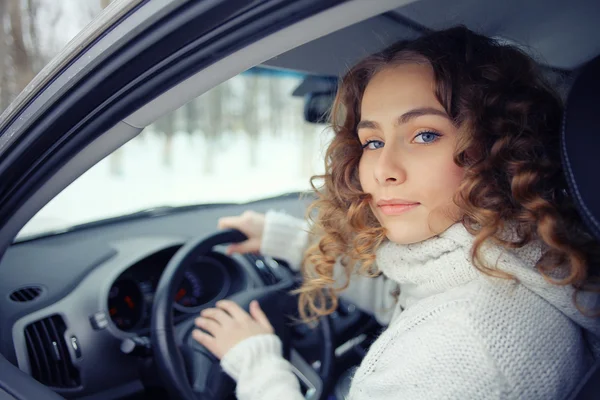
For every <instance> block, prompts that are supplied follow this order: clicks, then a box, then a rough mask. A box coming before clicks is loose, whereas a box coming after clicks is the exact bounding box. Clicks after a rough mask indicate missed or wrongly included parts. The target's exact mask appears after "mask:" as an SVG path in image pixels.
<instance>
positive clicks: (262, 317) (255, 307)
mask: <svg viewBox="0 0 600 400" xmlns="http://www.w3.org/2000/svg"><path fill="white" fill-rule="evenodd" d="M250 315H252V318H254V319H255V320H256V322H258V323H259V324H261V325H262V326H263V327H265V328H269V329H273V326H272V325H271V323H270V322H269V318H267V315H266V314H265V313H264V311H263V310H262V308H260V304H258V301H256V300H253V301H252V302H251V303H250Z"/></svg>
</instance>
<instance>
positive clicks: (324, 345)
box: [150, 230, 334, 400]
mask: <svg viewBox="0 0 600 400" xmlns="http://www.w3.org/2000/svg"><path fill="white" fill-rule="evenodd" d="M246 239H247V238H246V236H245V235H244V234H243V233H241V232H240V231H237V230H226V231H221V232H218V233H216V234H214V235H211V236H209V237H207V238H199V239H194V240H191V241H190V242H188V243H187V244H185V245H184V246H182V247H181V248H180V249H179V250H178V251H177V253H175V255H174V256H173V258H171V260H170V261H169V263H168V264H167V267H166V268H165V270H164V272H163V274H162V276H161V278H160V281H159V282H158V287H157V289H156V293H155V295H154V304H153V307H152V322H151V332H150V337H151V343H152V350H153V353H154V359H155V362H156V364H157V366H158V369H159V371H160V374H161V377H162V378H163V379H164V384H165V386H166V387H167V390H168V391H169V393H170V394H171V395H172V396H173V397H174V398H180V399H197V400H217V399H225V398H228V396H231V395H232V394H233V393H234V390H235V383H234V382H233V380H232V379H231V378H230V377H229V376H227V374H225V372H224V371H223V370H222V369H221V366H220V363H219V360H218V359H217V358H216V357H214V356H213V355H212V354H211V353H210V351H208V349H206V348H205V347H204V346H202V345H201V344H200V343H198V342H197V341H196V340H194V339H193V338H192V335H191V333H192V331H193V330H194V328H195V326H194V318H190V319H188V320H186V321H185V322H183V323H180V324H178V325H177V326H174V324H173V303H174V302H175V294H176V291H177V288H178V285H179V284H180V282H181V281H182V279H183V275H184V273H185V271H186V269H187V268H189V267H190V266H191V265H192V264H193V263H194V262H196V260H198V258H199V257H201V256H204V255H206V254H208V253H209V252H210V251H211V250H212V249H213V247H215V246H217V245H220V244H227V243H238V242H241V241H244V240H246ZM293 285H294V282H281V283H279V284H277V285H272V286H268V287H264V288H259V289H252V290H248V291H243V292H240V293H238V294H236V295H234V296H232V297H230V300H232V301H235V302H236V303H237V304H239V305H240V306H241V307H242V308H243V309H245V310H246V311H248V307H249V305H250V302H251V301H252V300H254V299H256V300H258V302H259V303H260V307H261V308H262V309H263V311H264V312H265V314H266V315H267V317H268V318H269V322H271V325H273V328H274V330H275V334H277V336H278V337H279V338H280V339H281V342H282V344H283V356H284V357H285V358H286V359H288V360H289V361H290V363H291V364H292V366H293V368H292V369H293V371H294V373H295V374H296V375H297V376H298V378H299V379H300V380H301V383H302V384H304V386H305V387H306V388H308V390H307V393H306V398H307V399H314V400H317V399H318V400H325V399H326V398H327V394H328V392H329V390H328V389H329V388H330V387H331V383H332V378H333V361H334V354H333V340H332V331H331V324H330V322H329V319H328V318H327V317H322V318H320V319H319V331H318V332H319V333H320V335H321V338H320V339H321V340H320V341H319V342H320V344H321V345H320V349H319V353H320V357H319V358H320V361H321V368H320V370H319V372H318V373H317V372H316V371H315V370H314V369H313V368H312V366H311V365H310V364H309V363H308V362H307V361H306V360H304V358H303V357H302V356H301V355H300V353H299V352H298V351H296V350H295V349H293V348H292V346H291V327H290V325H291V324H290V321H289V317H288V316H289V315H293V313H294V311H295V309H296V307H297V298H296V297H295V296H291V295H290V294H289V291H290V290H291V289H292V288H293Z"/></svg>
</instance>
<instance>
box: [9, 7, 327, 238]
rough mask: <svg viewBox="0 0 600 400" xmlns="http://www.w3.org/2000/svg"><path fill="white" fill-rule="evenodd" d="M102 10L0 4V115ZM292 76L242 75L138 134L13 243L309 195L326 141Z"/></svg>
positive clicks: (255, 72)
mask: <svg viewBox="0 0 600 400" xmlns="http://www.w3.org/2000/svg"><path fill="white" fill-rule="evenodd" d="M109 3H110V0H0V21H1V22H2V31H0V34H1V36H0V62H1V63H2V65H1V67H0V112H2V111H3V110H4V109H5V108H6V107H8V105H9V104H10V103H11V101H12V100H13V99H14V98H15V97H16V96H17V95H18V94H19V92H20V91H21V90H22V89H23V88H24V87H25V86H26V85H27V83H29V81H30V80H31V79H32V78H33V77H34V76H35V75H36V74H37V73H38V72H39V71H40V70H41V69H42V68H43V67H44V66H45V65H46V64H47V63H48V62H49V61H50V60H51V59H52V58H53V57H54V56H55V55H56V54H58V53H59V52H60V51H61V49H62V48H63V47H64V46H65V45H66V44H67V43H68V42H69V41H70V40H71V39H72V38H73V37H75V35H77V34H78V33H79V32H80V31H81V30H82V29H83V28H84V27H85V26H86V25H87V24H88V23H89V22H90V21H91V20H92V19H93V18H94V17H96V16H97V15H98V14H100V13H101V12H102V10H103V8H105V7H106V6H108V4H109ZM302 79H303V76H302V75H301V74H299V73H296V72H290V71H284V72H277V73H272V72H268V71H267V72H265V71H264V70H260V69H258V70H256V69H255V70H250V71H247V72H245V73H243V74H241V75H239V76H237V77H235V78H233V79H231V80H229V81H227V82H224V83H223V84H221V85H219V86H217V87H215V88H214V89H212V90H210V91H209V92H207V93H205V94H203V95H202V96H200V97H199V98H197V99H195V100H193V101H191V102H190V103H188V104H186V105H184V106H183V107H181V108H180V109H178V110H176V111H175V112H173V113H170V114H169V115H166V116H165V117H163V118H162V119H160V120H158V121H157V122H156V123H155V124H153V125H151V126H149V127H147V128H146V129H144V131H143V132H142V133H141V134H140V135H139V136H138V137H136V138H135V139H133V140H131V141H130V142H129V143H127V144H126V145H124V146H123V147H121V148H120V149H118V150H117V151H115V152H114V153H113V154H111V155H110V156H108V157H107V158H106V159H104V160H102V161H101V162H99V163H98V164H97V165H95V166H94V167H93V168H92V169H90V170H89V171H88V172H86V173H85V174H84V175H83V176H81V177H80V178H79V179H78V180H76V181H75V182H74V183H73V184H72V185H71V186H69V187H68V188H67V189H66V190H64V191H63V192H62V193H61V194H60V195H59V196H57V197H56V198H55V199H54V200H52V201H51V202H50V203H49V204H48V205H47V206H46V207H45V208H44V209H42V210H41V211H40V212H39V213H38V214H37V215H36V216H35V217H34V218H33V219H32V220H31V221H30V222H29V224H27V226H26V227H25V228H24V229H23V230H22V231H21V233H20V236H21V237H23V236H27V235H29V234H35V233H40V232H44V231H49V230H54V229H62V228H65V227H69V226H72V225H74V224H79V223H85V222H90V221H94V220H98V219H102V218H107V217H113V216H119V215H124V214H127V213H132V212H136V211H140V210H143V209H147V208H152V207H160V206H180V205H190V204H206V203H220V202H236V203H241V202H247V201H252V200H257V199H261V198H267V197H272V196H277V195H281V194H284V193H289V192H298V191H304V190H307V189H308V188H309V178H310V176H312V175H314V174H315V173H320V172H321V171H322V169H323V167H322V164H323V162H322V160H323V152H324V150H323V149H324V147H325V145H326V142H327V141H328V140H329V136H330V134H329V133H328V132H326V131H324V128H325V126H323V125H314V124H309V123H306V122H305V121H304V118H303V98H302V97H293V96H292V92H293V90H294V89H295V88H296V87H297V86H298V85H299V84H300V82H301V81H302Z"/></svg>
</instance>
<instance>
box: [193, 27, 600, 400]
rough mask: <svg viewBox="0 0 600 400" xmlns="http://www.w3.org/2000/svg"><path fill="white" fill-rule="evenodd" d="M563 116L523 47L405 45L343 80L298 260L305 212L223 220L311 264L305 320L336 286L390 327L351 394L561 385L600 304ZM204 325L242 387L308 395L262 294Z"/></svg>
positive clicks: (295, 260)
mask: <svg viewBox="0 0 600 400" xmlns="http://www.w3.org/2000/svg"><path fill="white" fill-rule="evenodd" d="M561 114H562V106H561V102H560V100H559V98H558V96H557V95H556V94H555V93H554V92H553V91H552V90H551V89H550V88H549V86H548V85H547V84H546V83H545V82H544V79H543V78H542V75H541V74H540V72H539V70H538V69H537V67H536V64H535V63H534V62H533V61H532V60H531V59H530V58H529V57H528V56H526V55H525V54H524V53H522V52H521V51H519V50H518V49H516V48H514V47H511V46H507V45H503V44H500V43H497V42H495V41H494V40H492V39H490V38H487V37H484V36H481V35H478V34H475V33H473V32H471V31H469V30H468V29H466V28H463V27H457V28H453V29H449V30H445V31H440V32H436V33H432V34H430V35H427V36H424V37H421V38H419V39H417V40H414V41H408V42H400V43H397V44H394V45H393V46H391V47H389V48H388V49H386V50H384V51H382V52H380V53H378V54H374V55H372V56H369V57H367V58H366V59H364V60H363V61H361V62H360V63H358V64H357V65H356V66H355V67H353V68H352V69H351V70H350V71H349V72H348V73H347V75H346V76H345V77H344V78H343V80H342V82H341V85H340V88H339V92H338V96H337V99H336V101H335V104H334V107H333V110H332V125H333V129H334V132H335V137H334V139H333V141H332V143H331V145H330V146H329V149H328V153H327V157H326V173H325V175H324V176H323V177H321V178H322V179H323V180H324V184H323V186H322V187H321V188H320V189H318V190H317V200H316V202H315V204H314V205H313V210H314V211H316V217H315V221H314V224H312V228H311V229H312V232H313V234H314V235H313V237H314V238H315V240H316V243H315V244H314V245H313V246H312V247H310V248H309V249H308V251H307V253H306V258H305V260H304V262H303V263H302V262H301V261H302V253H303V251H304V249H305V248H306V246H308V243H309V234H308V233H307V232H306V230H305V229H303V228H302V224H303V222H302V221H299V220H296V219H294V218H292V217H290V216H287V215H283V214H279V213H275V212H270V213H267V215H266V217H265V216H263V215H260V214H256V213H246V214H245V215H243V216H241V217H234V218H228V219H223V220H222V221H221V226H222V227H233V228H238V229H241V230H243V231H244V232H245V233H246V234H247V235H248V236H249V238H250V239H249V241H248V242H246V243H243V244H241V245H238V246H237V247H232V249H231V250H233V251H252V250H258V249H260V250H261V251H262V252H263V253H265V254H269V255H271V256H275V257H280V258H284V259H287V260H288V261H289V262H290V263H291V264H292V265H293V266H295V267H296V268H298V267H299V266H300V264H302V270H303V274H304V278H305V280H304V285H303V287H302V289H301V293H300V309H301V312H302V313H303V316H305V317H306V318H310V317H313V316H315V315H322V314H325V313H327V312H330V311H332V308H333V307H335V299H336V298H337V295H338V294H339V295H341V296H348V297H349V298H350V299H351V300H352V301H353V302H354V303H355V304H357V305H358V306H359V307H361V308H363V309H364V310H366V311H369V312H372V313H373V314H374V315H375V316H376V318H377V319H378V320H379V321H380V322H382V323H384V324H387V325H388V327H387V329H386V330H385V331H384V332H383V333H382V334H381V336H380V337H379V338H378V339H377V341H376V342H375V343H374V344H373V345H372V347H371V349H370V350H369V352H368V354H367V355H366V357H365V358H364V360H363V361H362V363H361V365H360V367H359V368H358V370H357V372H356V373H355V375H354V377H353V381H352V385H351V389H350V394H349V398H350V399H358V400H362V399H382V400H383V399H385V400H390V399H403V400H406V399H454V398H460V399H545V400H548V399H562V398H565V397H567V396H568V395H569V393H571V392H572V390H573V388H574V386H575V385H576V384H578V383H579V381H580V380H581V378H582V377H583V375H584V374H585V373H586V371H587V370H588V369H589V367H590V365H591V363H592V362H593V360H594V354H593V353H594V352H593V351H592V348H593V345H594V344H595V343H597V340H598V338H599V337H600V324H599V321H598V319H597V318H595V317H594V316H593V315H596V314H597V312H598V307H599V305H600V304H599V302H598V299H599V296H598V294H597V291H594V290H592V289H594V287H593V286H592V284H593V282H592V279H593V278H594V275H596V274H597V272H598V271H593V270H592V269H591V267H589V266H590V265H593V264H591V262H592V261H596V259H595V257H597V250H598V244H597V243H595V242H594V241H593V240H592V238H591V237H590V236H589V235H588V234H586V232H585V230H584V229H583V228H582V225H581V224H580V219H579V217H578V216H577V214H576V213H575V211H574V209H573V207H572V205H571V202H570V201H569V198H568V196H567V194H566V193H567V192H566V190H565V188H566V186H565V182H564V181H563V176H562V170H561V167H560V157H559V148H558V146H559V130H560V121H561ZM313 214H314V213H313ZM596 265H598V264H596ZM322 296H328V297H330V298H331V299H333V300H334V301H333V306H332V307H331V308H326V307H324V304H331V303H332V302H328V303H326V302H324V301H322V300H323V298H322ZM197 326H198V327H199V328H202V330H196V331H195V333H194V335H195V336H194V337H195V338H196V339H197V340H198V341H199V342H200V343H202V344H204V345H205V346H206V347H207V348H208V349H209V350H210V351H212V352H213V353H214V354H215V355H217V356H218V357H219V358H221V363H222V366H223V368H224V370H225V371H226V372H227V373H228V374H229V375H231V376H232V377H233V378H234V379H235V380H236V381H237V396H238V398H239V399H241V400H255V399H256V400H258V399H261V400H268V399H301V398H302V396H301V394H300V391H299V386H298V382H297V380H296V378H295V377H294V375H293V374H292V372H290V369H289V364H288V363H287V361H285V360H284V359H283V358H282V357H281V345H280V342H279V339H278V338H277V336H275V335H274V334H273V330H272V328H271V326H270V324H269V321H268V319H267V318H266V316H265V315H264V314H263V313H262V311H261V310H260V308H259V307H258V305H257V303H256V302H254V303H253V304H252V305H251V308H250V315H248V314H247V313H245V312H244V311H243V310H241V309H240V308H239V307H238V306H236V305H235V304H233V303H231V302H228V301H224V302H220V303H219V304H218V305H217V308H213V309H208V310H205V311H203V312H202V315H201V317H199V318H198V319H197Z"/></svg>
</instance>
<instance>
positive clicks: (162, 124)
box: [154, 112, 175, 167]
mask: <svg viewBox="0 0 600 400" xmlns="http://www.w3.org/2000/svg"><path fill="white" fill-rule="evenodd" d="M154 126H155V127H156V129H157V130H158V132H160V133H162V134H163V135H164V136H165V144H164V147H163V165H165V166H166V167H170V166H171V165H173V136H174V134H175V113H173V112H170V113H168V114H167V115H165V116H163V117H161V118H160V119H159V120H158V121H156V123H155V124H154Z"/></svg>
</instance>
